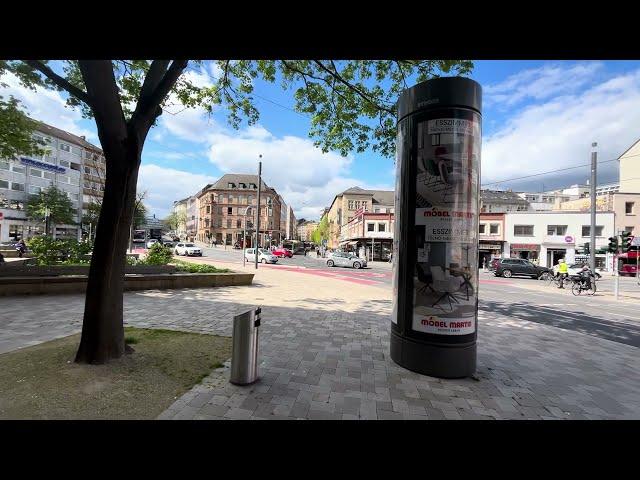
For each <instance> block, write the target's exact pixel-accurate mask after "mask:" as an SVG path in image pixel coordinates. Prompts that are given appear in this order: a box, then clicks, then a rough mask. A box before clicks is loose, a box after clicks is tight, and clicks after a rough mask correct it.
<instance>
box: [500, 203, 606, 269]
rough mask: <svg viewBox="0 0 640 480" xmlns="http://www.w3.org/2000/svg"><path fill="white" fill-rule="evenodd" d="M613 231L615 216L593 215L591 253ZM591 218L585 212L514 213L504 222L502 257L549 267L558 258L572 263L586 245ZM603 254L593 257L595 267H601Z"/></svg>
mask: <svg viewBox="0 0 640 480" xmlns="http://www.w3.org/2000/svg"><path fill="white" fill-rule="evenodd" d="M614 231H615V213H614V212H597V213H596V227H595V233H596V245H595V249H594V248H593V246H591V249H592V250H594V251H595V250H598V249H601V248H605V247H606V246H607V245H608V244H609V240H608V238H609V237H610V236H612V235H613V234H614ZM590 233H591V215H590V214H589V213H586V212H569V211H567V212H559V211H555V212H517V213H508V214H506V215H505V218H504V243H503V245H504V247H503V248H504V249H503V252H502V256H503V257H517V258H527V259H529V260H532V261H536V262H538V263H539V264H540V265H542V266H547V267H551V266H553V265H555V264H556V263H558V260H559V259H560V258H564V259H565V260H566V261H567V262H569V263H573V262H574V261H576V254H580V253H581V252H582V248H583V246H584V244H585V243H587V242H589V241H590ZM605 257H606V255H605V254H597V255H596V264H597V265H598V266H600V267H604V266H605Z"/></svg>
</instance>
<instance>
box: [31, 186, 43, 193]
mask: <svg viewBox="0 0 640 480" xmlns="http://www.w3.org/2000/svg"><path fill="white" fill-rule="evenodd" d="M41 191H42V188H41V187H38V186H37V185H31V186H30V187H29V193H33V194H38V193H40V192H41Z"/></svg>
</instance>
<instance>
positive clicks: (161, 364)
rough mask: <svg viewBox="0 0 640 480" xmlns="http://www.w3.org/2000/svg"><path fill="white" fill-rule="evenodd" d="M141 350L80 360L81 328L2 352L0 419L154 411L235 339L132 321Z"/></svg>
mask: <svg viewBox="0 0 640 480" xmlns="http://www.w3.org/2000/svg"><path fill="white" fill-rule="evenodd" d="M125 335H126V337H125V338H126V341H127V343H130V344H136V347H135V353H133V354H131V355H124V356H123V357H122V358H120V359H118V360H114V361H112V362H110V363H109V364H107V365H78V364H75V363H73V358H74V356H75V353H76V349H77V348H78V343H79V341H80V335H79V334H77V335H71V336H69V337H65V338H60V339H57V340H52V341H50V342H46V343H42V344H40V345H35V346H32V347H27V348H23V349H20V350H16V351H13V352H8V353H3V354H0V419H154V418H156V417H157V416H158V415H160V414H161V413H162V412H163V411H164V410H165V409H166V408H167V407H169V405H171V404H172V403H173V402H174V401H175V400H176V397H179V396H180V395H182V394H183V393H185V392H187V391H188V390H189V389H190V388H191V387H192V386H193V385H195V384H197V383H199V382H200V381H201V380H202V379H203V378H204V377H206V376H207V375H208V374H209V373H210V372H211V371H212V370H213V369H215V368H219V367H220V366H222V362H224V361H225V360H226V359H227V358H229V357H230V356H231V339H230V338H227V337H218V336H215V335H205V334H198V333H187V332H178V331H173V330H154V329H139V328H126V329H125Z"/></svg>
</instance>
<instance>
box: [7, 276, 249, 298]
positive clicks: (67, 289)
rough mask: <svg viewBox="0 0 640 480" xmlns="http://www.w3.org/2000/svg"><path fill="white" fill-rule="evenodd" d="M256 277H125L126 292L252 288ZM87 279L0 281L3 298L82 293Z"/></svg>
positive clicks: (36, 278)
mask: <svg viewBox="0 0 640 480" xmlns="http://www.w3.org/2000/svg"><path fill="white" fill-rule="evenodd" d="M253 275H254V274H253V273H176V274H155V275H154V274H138V275H127V276H126V277H125V285H124V289H125V290H168V289H175V288H211V287H227V286H241V285H251V283H252V282H253ZM86 289H87V277H86V276H84V275H82V276H55V277H35V276H31V277H30V276H21V277H18V276H15V277H0V297H1V296H11V295H42V294H63V293H83V292H85V291H86Z"/></svg>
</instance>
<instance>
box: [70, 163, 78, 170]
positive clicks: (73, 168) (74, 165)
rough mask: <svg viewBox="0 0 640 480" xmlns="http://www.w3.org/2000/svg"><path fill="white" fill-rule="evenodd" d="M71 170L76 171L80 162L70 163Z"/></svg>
mask: <svg viewBox="0 0 640 480" xmlns="http://www.w3.org/2000/svg"><path fill="white" fill-rule="evenodd" d="M71 170H77V171H78V172H79V171H80V164H79V163H73V162H72V163H71Z"/></svg>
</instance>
